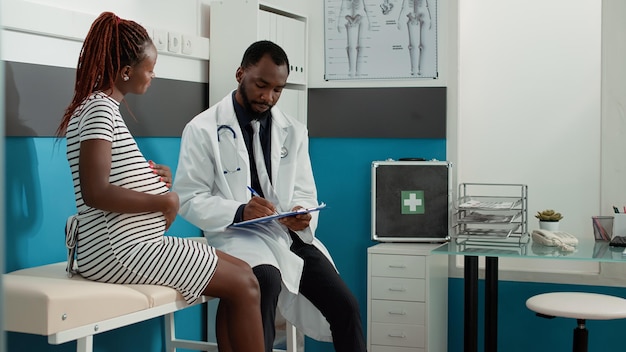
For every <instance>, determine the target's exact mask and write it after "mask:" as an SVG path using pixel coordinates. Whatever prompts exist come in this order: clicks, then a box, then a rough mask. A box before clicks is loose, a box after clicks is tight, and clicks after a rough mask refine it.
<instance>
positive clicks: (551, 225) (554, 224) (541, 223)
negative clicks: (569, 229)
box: [539, 221, 559, 231]
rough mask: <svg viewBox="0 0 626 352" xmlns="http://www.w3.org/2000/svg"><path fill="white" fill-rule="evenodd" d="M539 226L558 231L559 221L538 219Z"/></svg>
mask: <svg viewBox="0 0 626 352" xmlns="http://www.w3.org/2000/svg"><path fill="white" fill-rule="evenodd" d="M539 228H540V229H542V230H548V231H558V230H559V222H558V221H539Z"/></svg>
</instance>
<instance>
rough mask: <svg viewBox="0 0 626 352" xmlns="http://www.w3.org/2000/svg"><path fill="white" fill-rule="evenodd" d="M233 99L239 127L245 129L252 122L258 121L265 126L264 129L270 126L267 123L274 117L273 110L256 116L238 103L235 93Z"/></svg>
mask: <svg viewBox="0 0 626 352" xmlns="http://www.w3.org/2000/svg"><path fill="white" fill-rule="evenodd" d="M232 99H233V106H234V108H235V115H236V116H237V121H238V122H239V126H241V127H242V128H243V127H245V126H247V125H248V124H249V123H250V122H252V120H254V119H258V120H259V121H260V122H261V126H263V128H265V127H267V124H268V122H267V121H268V120H269V119H270V118H271V117H272V111H271V109H270V110H267V111H266V112H264V113H262V114H255V113H252V112H250V111H248V110H246V108H245V107H243V106H242V105H241V104H239V103H238V102H237V99H235V93H234V92H233V95H232Z"/></svg>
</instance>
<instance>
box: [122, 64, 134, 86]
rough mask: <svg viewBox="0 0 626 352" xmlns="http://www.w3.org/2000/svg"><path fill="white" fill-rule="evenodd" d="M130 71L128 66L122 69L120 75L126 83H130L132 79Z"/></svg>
mask: <svg viewBox="0 0 626 352" xmlns="http://www.w3.org/2000/svg"><path fill="white" fill-rule="evenodd" d="M130 71H131V67H130V66H128V65H126V66H124V67H123V68H122V71H121V72H120V75H121V76H122V80H124V82H126V81H128V80H129V79H130Z"/></svg>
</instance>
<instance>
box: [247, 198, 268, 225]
mask: <svg viewBox="0 0 626 352" xmlns="http://www.w3.org/2000/svg"><path fill="white" fill-rule="evenodd" d="M275 213H276V207H274V204H272V202H270V201H269V200H267V199H265V198H262V197H256V196H254V197H252V198H250V201H249V202H248V204H246V206H245V207H244V208H243V220H244V221H246V220H251V219H256V218H260V217H263V216H269V215H273V214H275Z"/></svg>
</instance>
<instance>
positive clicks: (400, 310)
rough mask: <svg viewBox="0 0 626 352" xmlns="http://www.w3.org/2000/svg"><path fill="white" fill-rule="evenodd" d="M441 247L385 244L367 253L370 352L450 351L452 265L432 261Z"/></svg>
mask: <svg viewBox="0 0 626 352" xmlns="http://www.w3.org/2000/svg"><path fill="white" fill-rule="evenodd" d="M439 245H440V244H430V243H381V244H377V245H375V246H372V247H370V248H368V251H367V252H368V268H367V348H368V351H371V352H426V351H428V352H441V351H446V350H447V338H448V336H447V335H448V334H447V331H448V320H447V317H448V265H447V263H448V261H447V256H442V255H430V251H431V250H432V249H434V248H436V247H437V246H439Z"/></svg>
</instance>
